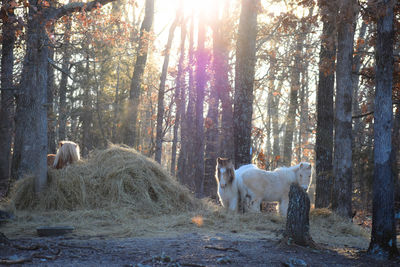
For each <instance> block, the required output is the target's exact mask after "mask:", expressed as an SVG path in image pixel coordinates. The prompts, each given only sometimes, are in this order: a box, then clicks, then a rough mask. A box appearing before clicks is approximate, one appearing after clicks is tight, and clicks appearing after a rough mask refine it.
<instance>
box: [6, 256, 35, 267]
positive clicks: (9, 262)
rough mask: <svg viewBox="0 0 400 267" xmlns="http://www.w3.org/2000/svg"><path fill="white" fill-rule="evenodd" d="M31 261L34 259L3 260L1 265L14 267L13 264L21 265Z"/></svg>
mask: <svg viewBox="0 0 400 267" xmlns="http://www.w3.org/2000/svg"><path fill="white" fill-rule="evenodd" d="M31 261H32V257H29V258H20V259H17V260H3V259H0V264H1V265H13V264H21V263H25V262H31Z"/></svg>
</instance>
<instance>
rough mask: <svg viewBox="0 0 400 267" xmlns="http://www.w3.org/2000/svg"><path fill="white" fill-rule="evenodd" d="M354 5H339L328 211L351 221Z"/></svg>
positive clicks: (346, 2) (353, 3)
mask: <svg viewBox="0 0 400 267" xmlns="http://www.w3.org/2000/svg"><path fill="white" fill-rule="evenodd" d="M356 8H357V5H356V2H355V1H354V0H352V1H343V2H340V5H339V14H340V15H339V19H338V51H337V68H336V85H337V88H336V105H335V143H334V151H335V152H334V158H333V174H334V179H335V182H334V185H333V194H332V209H333V210H334V211H335V212H336V213H338V214H339V215H341V216H343V217H348V218H351V216H352V208H351V199H352V150H351V148H352V118H351V117H352V112H351V108H352V103H351V101H352V95H353V88H352V66H353V63H352V60H353V43H354V30H353V23H354V19H355V13H356Z"/></svg>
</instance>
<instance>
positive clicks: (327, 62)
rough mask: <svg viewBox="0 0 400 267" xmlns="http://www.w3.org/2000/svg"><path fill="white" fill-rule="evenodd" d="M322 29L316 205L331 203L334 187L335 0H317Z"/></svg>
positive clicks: (316, 146)
mask: <svg viewBox="0 0 400 267" xmlns="http://www.w3.org/2000/svg"><path fill="white" fill-rule="evenodd" d="M319 7H320V10H321V13H322V20H323V28H322V35H321V52H320V56H319V57H320V59H319V66H318V67H319V79H318V80H319V82H318V88H317V100H316V102H317V129H316V131H317V133H316V142H315V170H316V187H315V207H316V208H326V207H328V206H329V205H330V204H331V198H332V186H333V164H332V155H333V90H334V85H335V56H336V41H335V39H336V38H335V32H336V29H335V25H336V13H337V10H336V3H335V1H329V0H320V2H319Z"/></svg>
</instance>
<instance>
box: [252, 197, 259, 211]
mask: <svg viewBox="0 0 400 267" xmlns="http://www.w3.org/2000/svg"><path fill="white" fill-rule="evenodd" d="M260 205H261V199H255V200H253V201H251V203H250V210H251V211H252V212H256V213H260V212H261V210H260Z"/></svg>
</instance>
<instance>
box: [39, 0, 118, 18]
mask: <svg viewBox="0 0 400 267" xmlns="http://www.w3.org/2000/svg"><path fill="white" fill-rule="evenodd" d="M114 1H116V0H94V1H91V2H88V3H83V2H74V3H69V4H66V5H63V6H61V7H59V8H49V9H47V12H46V13H47V14H46V15H45V18H46V19H47V20H58V19H59V18H61V17H63V16H65V15H69V14H72V13H74V12H81V11H85V12H89V11H92V10H93V9H96V8H99V7H101V6H103V5H106V4H108V3H110V2H114Z"/></svg>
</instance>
